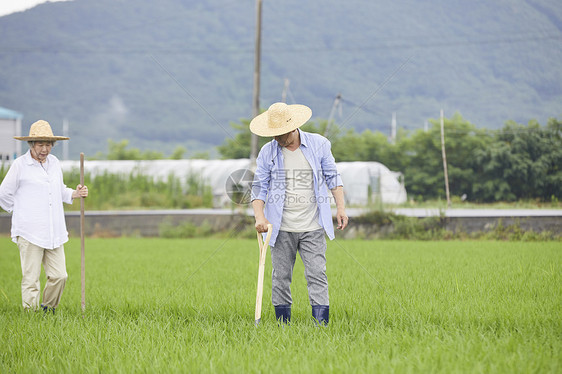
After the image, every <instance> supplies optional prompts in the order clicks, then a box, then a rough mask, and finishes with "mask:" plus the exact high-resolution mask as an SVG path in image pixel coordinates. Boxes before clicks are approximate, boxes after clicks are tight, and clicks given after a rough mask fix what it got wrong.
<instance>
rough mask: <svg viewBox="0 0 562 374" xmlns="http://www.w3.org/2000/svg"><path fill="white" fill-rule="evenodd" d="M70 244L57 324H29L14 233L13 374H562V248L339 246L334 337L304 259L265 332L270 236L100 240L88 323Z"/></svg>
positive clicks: (332, 262)
mask: <svg viewBox="0 0 562 374" xmlns="http://www.w3.org/2000/svg"><path fill="white" fill-rule="evenodd" d="M65 249H66V256H67V269H68V273H69V280H68V283H67V286H66V289H65V293H64V295H63V299H62V302H61V305H60V306H59V309H58V310H57V313H56V314H55V315H45V314H44V313H43V312H30V313H25V312H23V311H22V308H21V296H20V281H21V270H20V262H19V253H18V249H17V247H16V245H15V244H14V243H12V242H11V241H10V239H9V238H7V237H0V275H1V276H0V300H1V302H0V373H199V372H203V373H277V372H287V373H426V372H431V373H434V372H439V373H560V372H562V354H561V352H562V248H561V245H560V242H554V241H552V242H528V243H522V242H500V241H439V242H427V241H424V242H421V241H360V240H348V241H344V240H336V241H332V242H329V244H328V254H327V257H328V279H329V282H330V304H331V307H330V308H331V309H330V312H331V315H330V324H329V326H328V327H326V328H323V327H316V326H315V324H314V322H313V320H312V318H311V315H310V305H309V303H308V296H307V291H306V283H305V280H304V274H303V270H304V269H303V266H302V262H301V261H300V259H298V260H297V265H296V267H295V274H294V280H293V287H292V290H293V299H294V304H293V315H292V319H293V322H292V323H291V324H290V325H289V326H287V327H279V326H278V325H277V322H276V321H275V317H274V311H273V307H272V306H271V301H270V299H271V289H270V287H271V279H270V277H269V275H270V273H271V263H270V260H269V257H268V263H267V265H266V280H265V287H264V289H265V292H264V303H263V314H262V321H261V324H260V325H259V326H258V327H255V326H254V305H255V292H256V280H257V270H258V269H257V268H258V246H257V241H256V240H246V239H244V240H241V239H235V238H231V239H183V240H180V239H141V238H117V239H102V238H100V239H87V240H86V273H87V281H86V288H87V294H86V303H87V305H86V312H85V314H82V312H81V308H80V298H81V297H80V240H79V239H78V238H73V239H71V241H70V242H69V243H67V245H66V246H65ZM43 284H44V275H43V277H42V285H43Z"/></svg>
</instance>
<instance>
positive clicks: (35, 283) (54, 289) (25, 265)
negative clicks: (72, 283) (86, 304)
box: [18, 236, 68, 310]
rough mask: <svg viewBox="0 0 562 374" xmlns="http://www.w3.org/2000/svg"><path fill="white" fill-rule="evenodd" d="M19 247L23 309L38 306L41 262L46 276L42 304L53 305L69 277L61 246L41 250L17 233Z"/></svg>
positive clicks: (58, 299) (57, 302)
mask: <svg viewBox="0 0 562 374" xmlns="http://www.w3.org/2000/svg"><path fill="white" fill-rule="evenodd" d="M18 248H19V250H20V259H21V273H22V280H21V297H22V304H23V307H24V309H32V310H35V309H37V308H38V307H39V293H40V289H41V285H40V283H39V276H40V275H41V263H42V264H43V268H44V269H45V275H46V276H47V284H46V285H45V289H44V290H43V306H46V307H50V308H56V307H57V306H58V305H59V302H60V299H61V296H62V291H63V290H64V286H65V284H66V279H67V278H68V274H67V273H66V261H65V257H64V246H62V245H61V246H60V247H58V248H55V249H44V248H41V247H38V246H36V245H35V244H33V243H30V242H29V241H27V240H26V239H24V238H22V237H21V236H18Z"/></svg>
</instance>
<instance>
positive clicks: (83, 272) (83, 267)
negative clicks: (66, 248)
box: [80, 153, 86, 313]
mask: <svg viewBox="0 0 562 374" xmlns="http://www.w3.org/2000/svg"><path fill="white" fill-rule="evenodd" d="M80 185H81V186H84V153H80ZM84 223H85V219H84V198H83V197H80V249H81V251H80V252H81V257H82V261H81V267H80V275H81V284H82V313H84V312H85V311H86V251H85V245H84Z"/></svg>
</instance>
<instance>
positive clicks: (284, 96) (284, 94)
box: [281, 78, 291, 103]
mask: <svg viewBox="0 0 562 374" xmlns="http://www.w3.org/2000/svg"><path fill="white" fill-rule="evenodd" d="M290 83H291V82H290V81H289V78H285V80H284V81H283V92H282V93H281V101H282V102H284V103H286V102H287V92H288V91H289V84H290Z"/></svg>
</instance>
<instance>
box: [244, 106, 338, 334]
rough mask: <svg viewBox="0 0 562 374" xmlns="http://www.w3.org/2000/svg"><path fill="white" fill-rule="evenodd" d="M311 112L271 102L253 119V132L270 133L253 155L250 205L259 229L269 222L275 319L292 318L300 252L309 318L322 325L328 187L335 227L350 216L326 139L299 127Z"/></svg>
mask: <svg viewBox="0 0 562 374" xmlns="http://www.w3.org/2000/svg"><path fill="white" fill-rule="evenodd" d="M311 116H312V111H311V110H310V108H308V107H307V106H304V105H287V104H285V103H275V104H273V105H271V106H270V107H269V109H268V110H267V111H266V112H264V113H262V114H260V115H258V116H256V117H255V118H254V119H253V120H252V121H251V123H250V131H252V132H253V133H254V134H257V135H259V136H264V137H269V136H271V137H273V140H272V141H271V142H269V143H267V144H265V145H264V146H263V147H262V149H261V150H260V152H259V155H258V158H257V168H256V173H255V176H254V181H253V183H252V207H253V209H254V213H255V219H256V225H255V226H256V230H257V231H258V232H266V231H267V224H268V223H271V224H272V225H273V233H272V235H271V239H270V245H271V261H272V264H273V274H272V301H273V305H274V307H275V316H276V318H277V320H281V321H282V322H289V321H290V318H291V304H292V298H291V280H292V277H293V267H294V265H295V259H296V254H297V252H299V253H300V256H301V259H302V261H303V264H304V267H305V277H306V281H307V285H308V297H309V300H310V304H311V306H312V316H313V317H314V318H315V320H316V321H317V323H319V324H321V325H325V324H328V320H329V314H330V306H329V305H330V303H329V298H328V278H327V277H326V238H325V236H324V233H326V234H327V235H328V237H329V238H330V239H334V225H333V222H332V212H331V208H330V201H331V199H330V195H329V193H328V190H330V191H331V193H332V195H333V197H334V200H335V203H336V207H337V213H336V219H337V223H338V229H341V230H343V229H344V228H345V227H346V226H347V223H348V217H347V215H346V213H345V203H344V195H343V184H342V181H341V177H340V175H339V173H338V172H337V170H336V163H335V160H334V157H333V156H332V151H331V144H330V142H329V140H328V139H326V138H325V137H323V136H321V135H318V134H312V133H308V132H304V131H302V130H300V129H299V127H300V126H302V125H303V124H305V123H306V122H307V121H308V120H309V119H310V117H311Z"/></svg>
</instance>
